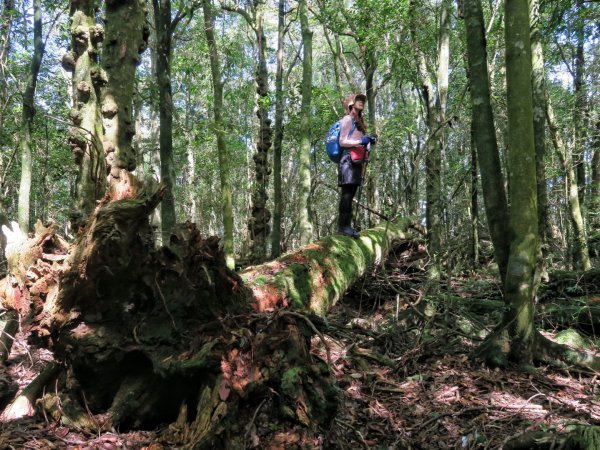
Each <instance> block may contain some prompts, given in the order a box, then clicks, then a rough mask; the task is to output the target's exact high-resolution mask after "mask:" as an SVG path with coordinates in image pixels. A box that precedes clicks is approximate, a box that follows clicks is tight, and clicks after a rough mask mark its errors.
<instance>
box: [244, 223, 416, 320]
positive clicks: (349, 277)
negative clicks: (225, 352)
mask: <svg viewBox="0 0 600 450" xmlns="http://www.w3.org/2000/svg"><path fill="white" fill-rule="evenodd" d="M407 227H408V221H402V222H399V223H386V224H382V225H379V226H378V227H376V228H373V229H369V230H365V231H363V232H362V233H361V237H360V238H359V239H357V240H353V239H351V238H348V237H343V236H338V235H334V236H328V237H326V238H324V239H321V240H320V241H316V242H313V243H311V244H309V245H307V246H305V247H302V248H300V249H298V250H297V251H295V252H292V253H288V254H286V255H283V256H281V257H280V258H278V259H276V260H274V261H271V262H268V263H265V264H262V265H260V266H253V267H249V268H247V269H245V270H244V271H243V272H242V273H241V277H242V279H243V280H244V282H245V284H246V286H247V287H249V288H250V289H251V290H252V293H253V294H252V297H253V308H254V309H256V310H258V311H272V310H275V309H277V308H279V307H281V306H289V307H292V308H294V309H295V310H300V311H310V312H312V313H314V314H318V315H322V316H324V315H325V314H327V312H328V311H329V309H330V308H331V306H333V305H334V304H335V303H336V302H337V301H338V300H339V299H340V298H341V297H342V295H343V294H344V292H346V290H347V289H348V288H349V287H350V286H351V285H352V283H353V282H355V281H356V280H357V279H358V278H359V277H361V276H363V275H364V274H365V271H366V270H367V269H368V268H370V267H372V266H374V265H377V264H380V263H382V262H383V261H384V260H385V258H386V256H387V254H388V253H389V251H390V250H391V249H392V248H393V246H394V244H395V243H396V242H397V241H399V240H403V239H405V238H406V230H407Z"/></svg>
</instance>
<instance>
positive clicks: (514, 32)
mask: <svg viewBox="0 0 600 450" xmlns="http://www.w3.org/2000/svg"><path fill="white" fill-rule="evenodd" d="M505 8H506V22H505V27H506V28H505V41H506V84H507V105H508V136H509V141H508V149H509V150H508V161H509V179H510V183H511V188H510V227H511V230H512V233H511V234H512V240H511V244H510V254H509V258H508V266H507V272H506V282H505V297H506V301H507V303H508V305H509V306H510V309H509V310H508V312H507V313H505V323H507V324H508V327H509V330H510V331H509V332H510V338H511V343H512V345H511V349H510V351H509V359H511V360H513V361H515V362H517V363H519V364H523V365H527V364H531V363H532V361H533V346H534V338H535V329H534V326H533V317H534V312H535V308H534V304H533V298H534V296H535V292H536V289H537V286H536V281H535V276H534V275H535V270H536V267H537V258H538V247H537V246H538V239H539V237H538V226H537V224H538V215H537V183H536V166H535V161H536V158H535V144H534V137H533V107H532V106H533V105H532V93H531V44H530V38H529V10H528V7H527V4H525V3H524V2H522V1H520V0H507V2H506V6H505Z"/></svg>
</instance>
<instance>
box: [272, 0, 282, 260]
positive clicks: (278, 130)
mask: <svg viewBox="0 0 600 450" xmlns="http://www.w3.org/2000/svg"><path fill="white" fill-rule="evenodd" d="M277 17H278V22H277V72H276V74H275V139H274V141H273V232H272V233H271V258H277V257H278V256H279V255H280V254H281V221H282V218H283V200H282V195H281V146H282V143H283V100H284V99H283V49H284V38H285V30H284V28H285V0H279V7H278V14H277Z"/></svg>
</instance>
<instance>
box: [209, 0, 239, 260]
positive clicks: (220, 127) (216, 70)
mask: <svg viewBox="0 0 600 450" xmlns="http://www.w3.org/2000/svg"><path fill="white" fill-rule="evenodd" d="M212 7H213V5H212V1H211V0H202V9H203V12H204V33H205V35H206V42H208V51H209V56H210V72H211V75H212V86H213V114H214V130H215V135H216V137H217V150H218V158H219V174H220V180H221V202H222V206H223V229H224V233H223V250H224V252H225V262H226V264H227V266H228V267H229V268H230V269H233V268H234V266H235V255H234V247H233V201H232V194H231V183H230V180H229V177H230V175H229V173H230V170H229V164H230V163H229V158H228V156H227V143H226V141H225V121H224V120H223V80H222V78H221V63H220V61H219V51H218V48H217V42H216V39H215V33H214V29H215V19H214V17H213V15H212Z"/></svg>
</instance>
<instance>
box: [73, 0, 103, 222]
mask: <svg viewBox="0 0 600 450" xmlns="http://www.w3.org/2000/svg"><path fill="white" fill-rule="evenodd" d="M96 7H97V2H96V1H95V0H81V1H71V28H70V31H71V51H70V52H68V53H66V54H65V55H64V56H63V59H62V65H63V68H64V69H65V70H68V71H71V72H73V109H71V113H70V117H71V121H72V123H73V127H72V128H71V130H70V133H69V138H68V143H69V146H70V148H71V151H72V152H73V156H74V159H75V162H76V164H77V165H78V169H79V170H78V173H77V182H76V194H75V202H74V203H75V206H74V209H73V211H72V212H71V226H72V227H73V228H74V230H77V229H78V228H80V227H83V226H84V225H85V223H86V220H87V217H88V216H89V214H90V213H91V212H92V211H93V210H94V208H95V207H96V200H98V199H100V198H101V197H102V196H103V195H104V192H105V191H106V178H105V177H106V160H105V150H104V148H103V144H102V134H103V130H102V121H101V116H100V106H99V102H100V90H101V89H102V88H103V86H105V85H106V83H107V78H106V73H105V72H104V70H102V69H101V68H100V67H99V66H98V64H97V61H98V53H99V45H100V43H101V42H102V41H103V40H104V29H103V27H102V26H101V25H96V20H95V17H96ZM107 157H108V156H107Z"/></svg>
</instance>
